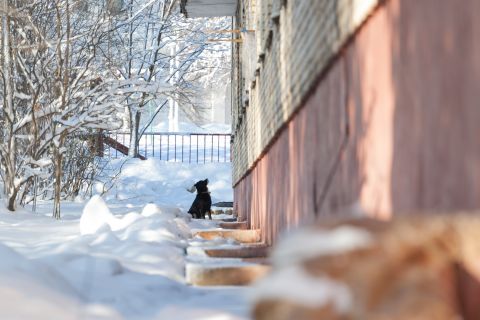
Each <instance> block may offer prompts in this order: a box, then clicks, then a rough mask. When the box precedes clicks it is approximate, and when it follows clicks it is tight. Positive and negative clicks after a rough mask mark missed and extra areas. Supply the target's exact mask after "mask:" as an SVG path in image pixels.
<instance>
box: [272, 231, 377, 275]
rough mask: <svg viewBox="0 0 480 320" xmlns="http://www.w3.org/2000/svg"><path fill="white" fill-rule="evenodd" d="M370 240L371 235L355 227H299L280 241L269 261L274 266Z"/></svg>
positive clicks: (358, 246) (365, 244)
mask: <svg viewBox="0 0 480 320" xmlns="http://www.w3.org/2000/svg"><path fill="white" fill-rule="evenodd" d="M372 243H373V238H372V235H371V234H370V233H369V232H368V231H366V230H364V229H360V228H357V227H351V226H341V227H338V228H335V229H332V230H319V229H313V228H309V229H302V230H300V231H297V232H294V233H292V234H290V235H289V236H287V237H285V238H284V239H282V240H280V242H279V243H278V246H277V248H276V249H275V251H274V252H273V254H272V261H273V263H274V265H277V266H285V265H290V264H295V263H297V262H299V261H303V260H308V259H312V258H315V257H319V256H325V255H333V254H338V253H342V252H345V251H351V250H355V249H361V248H366V247H368V246H370V245H371V244H372Z"/></svg>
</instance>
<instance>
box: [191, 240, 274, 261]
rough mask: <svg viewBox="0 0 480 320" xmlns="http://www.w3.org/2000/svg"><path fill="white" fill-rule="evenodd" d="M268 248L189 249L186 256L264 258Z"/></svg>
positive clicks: (258, 245)
mask: <svg viewBox="0 0 480 320" xmlns="http://www.w3.org/2000/svg"><path fill="white" fill-rule="evenodd" d="M269 250H270V247H268V246H266V245H264V244H262V243H259V244H249V245H241V246H213V247H207V246H206V247H189V248H187V254H188V255H198V256H207V257H211V258H240V259H247V258H266V257H267V256H268V253H269Z"/></svg>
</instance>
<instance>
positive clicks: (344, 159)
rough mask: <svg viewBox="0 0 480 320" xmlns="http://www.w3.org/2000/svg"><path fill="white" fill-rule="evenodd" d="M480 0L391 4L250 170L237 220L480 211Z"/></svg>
mask: <svg viewBox="0 0 480 320" xmlns="http://www.w3.org/2000/svg"><path fill="white" fill-rule="evenodd" d="M478 12H480V2H479V1H476V0H465V1H461V3H460V2H457V1H451V0H422V1H416V0H390V1H386V2H385V4H384V5H383V6H381V7H380V8H379V9H377V10H376V11H375V13H374V14H373V16H372V17H371V18H370V19H369V20H368V21H367V22H366V24H365V25H364V26H363V27H362V28H361V29H360V30H359V32H358V33H357V34H356V35H355V36H354V38H353V40H352V41H350V42H349V43H348V44H347V45H346V47H345V48H344V50H343V52H342V53H340V54H339V55H338V57H337V59H336V60H335V61H334V63H333V64H332V66H331V68H330V69H329V70H328V72H327V73H326V74H325V75H324V76H322V77H320V76H319V80H318V82H317V85H316V88H315V90H313V91H312V93H311V95H309V96H308V98H307V100H306V102H304V104H303V106H302V108H301V109H300V111H299V112H298V113H297V114H296V115H295V116H294V118H293V119H292V120H291V121H290V122H289V123H288V124H287V125H286V126H285V127H284V128H283V129H282V131H281V133H280V134H279V136H278V138H277V140H276V141H275V142H274V143H273V145H271V147H270V148H269V150H268V152H267V153H266V154H265V155H264V156H263V157H262V158H261V160H260V161H259V162H257V164H256V166H255V167H254V169H253V170H252V171H251V172H250V174H249V175H248V176H247V177H245V178H244V179H242V180H241V181H240V182H239V183H238V184H237V185H236V186H235V206H236V210H237V211H238V213H239V216H240V217H241V218H243V219H247V220H248V221H250V223H251V226H252V227H254V228H257V227H260V228H262V229H263V230H264V231H265V232H264V236H265V240H266V241H267V242H269V243H271V242H273V241H274V239H275V237H276V236H277V235H278V233H279V232H280V231H281V230H284V229H288V228H290V227H294V226H296V225H299V224H306V223H308V222H309V221H311V220H313V219H315V218H316V217H322V216H326V215H329V214H339V212H340V211H342V209H343V208H345V207H354V208H356V210H358V209H359V208H361V209H362V210H363V211H364V212H366V213H368V214H370V215H374V216H377V217H379V218H389V217H390V216H391V215H392V214H394V213H395V214H403V213H405V212H409V211H417V210H437V211H449V210H454V209H455V210H463V209H467V210H468V209H473V208H480V41H478V35H480V19H478V18H477V17H476V15H477V13H478Z"/></svg>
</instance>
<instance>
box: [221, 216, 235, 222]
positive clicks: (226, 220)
mask: <svg viewBox="0 0 480 320" xmlns="http://www.w3.org/2000/svg"><path fill="white" fill-rule="evenodd" d="M219 221H223V222H237V221H238V220H237V218H233V217H232V218H225V219H221V220H219Z"/></svg>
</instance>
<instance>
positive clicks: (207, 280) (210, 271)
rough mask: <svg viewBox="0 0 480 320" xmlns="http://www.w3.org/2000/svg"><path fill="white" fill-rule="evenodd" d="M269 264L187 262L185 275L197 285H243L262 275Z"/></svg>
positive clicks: (266, 270) (268, 268) (190, 281)
mask: <svg viewBox="0 0 480 320" xmlns="http://www.w3.org/2000/svg"><path fill="white" fill-rule="evenodd" d="M269 270H270V266H269V265H265V264H256V263H245V262H243V263H241V264H240V263H237V264H232V265H228V264H222V263H220V264H212V263H209V264H208V263H207V264H206V263H187V265H186V270H185V273H186V275H185V277H186V280H187V282H188V283H189V284H192V285H197V286H243V285H248V284H251V283H252V282H254V281H255V280H257V279H259V278H260V277H262V276H264V275H265V274H266V273H267V272H268V271H269Z"/></svg>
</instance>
